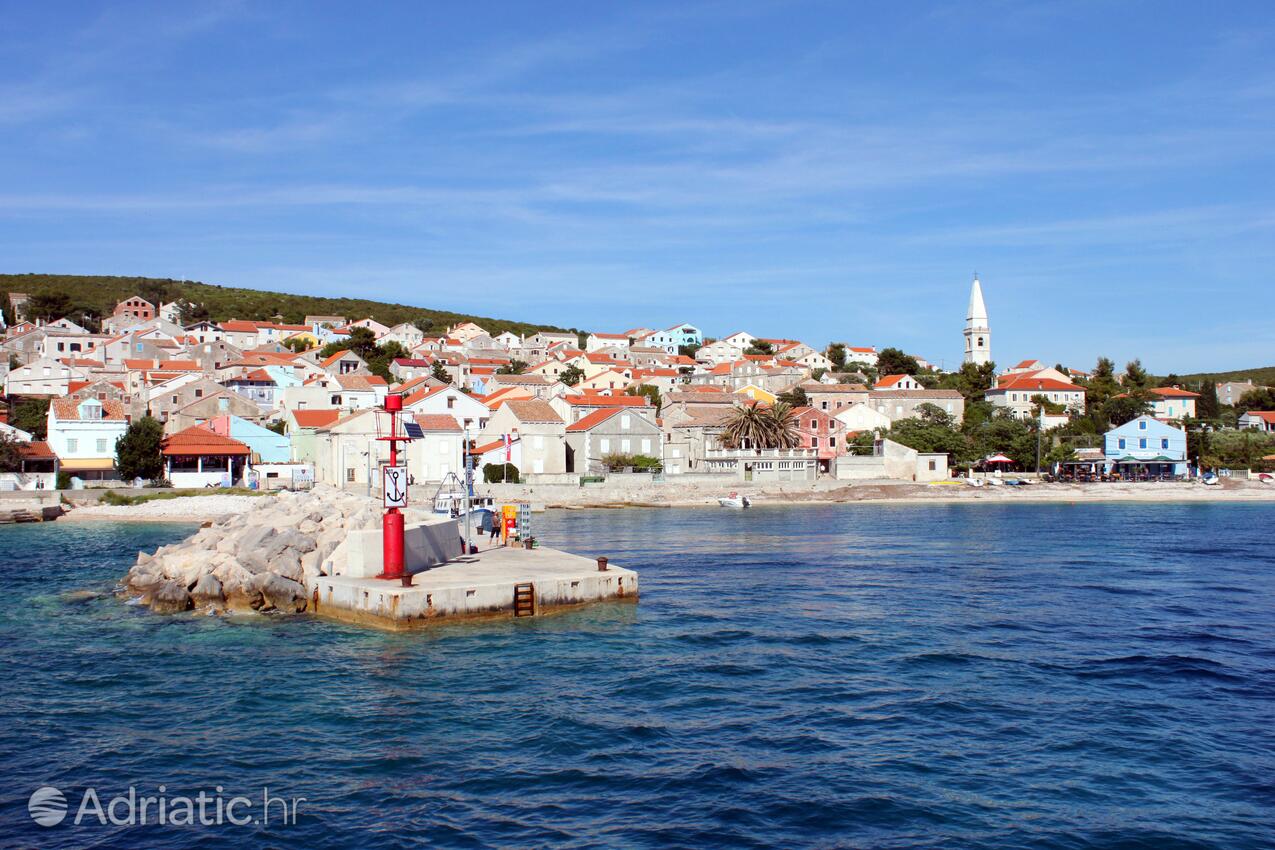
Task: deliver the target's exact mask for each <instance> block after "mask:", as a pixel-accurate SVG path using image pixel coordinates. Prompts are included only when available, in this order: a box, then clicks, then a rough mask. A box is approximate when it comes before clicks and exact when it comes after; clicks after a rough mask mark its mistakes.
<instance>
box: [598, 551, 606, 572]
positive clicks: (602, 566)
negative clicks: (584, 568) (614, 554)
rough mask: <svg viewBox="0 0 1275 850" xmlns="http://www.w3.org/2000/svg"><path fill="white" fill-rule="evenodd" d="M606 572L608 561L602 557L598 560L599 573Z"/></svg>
mask: <svg viewBox="0 0 1275 850" xmlns="http://www.w3.org/2000/svg"><path fill="white" fill-rule="evenodd" d="M606 571H607V559H606V556H605V555H603V556H602V557H600V558H598V572H600V573H604V572H606Z"/></svg>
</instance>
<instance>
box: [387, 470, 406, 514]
mask: <svg viewBox="0 0 1275 850" xmlns="http://www.w3.org/2000/svg"><path fill="white" fill-rule="evenodd" d="M381 484H382V487H381V492H382V493H383V494H384V496H385V507H387V508H405V507H407V467H406V466H386V467H382V480H381Z"/></svg>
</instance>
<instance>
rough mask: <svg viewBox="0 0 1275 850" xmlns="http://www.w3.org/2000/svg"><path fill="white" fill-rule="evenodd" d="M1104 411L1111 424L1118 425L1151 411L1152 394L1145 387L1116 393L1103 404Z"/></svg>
mask: <svg viewBox="0 0 1275 850" xmlns="http://www.w3.org/2000/svg"><path fill="white" fill-rule="evenodd" d="M1102 412H1103V415H1104V416H1105V417H1106V419H1107V422H1108V424H1109V425H1111V426H1112V427H1118V426H1120V425H1123V424H1125V423H1126V422H1132V421H1133V420H1135V419H1137V418H1138V417H1139V416H1145V415H1147V414H1148V413H1150V412H1151V395H1150V393H1148V392H1147V391H1146V390H1144V389H1133V390H1130V391H1129V392H1125V393H1120V394H1119V395H1114V396H1112V397H1111V398H1109V399H1107V401H1106V403H1105V404H1103V406H1102Z"/></svg>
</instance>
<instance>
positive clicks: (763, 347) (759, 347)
mask: <svg viewBox="0 0 1275 850" xmlns="http://www.w3.org/2000/svg"><path fill="white" fill-rule="evenodd" d="M744 353H745V354H764V355H766V356H767V357H769V356H770V355H772V354H774V353H775V346H773V345H771V344H770V343H769V342H767V341H766V340H764V339H755V340H753V343H752V345H750V346H748V347H747V348H745V349H744Z"/></svg>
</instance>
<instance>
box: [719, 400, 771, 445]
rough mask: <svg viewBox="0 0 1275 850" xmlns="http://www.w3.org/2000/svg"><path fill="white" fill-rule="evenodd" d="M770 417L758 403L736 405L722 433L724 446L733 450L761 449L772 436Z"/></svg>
mask: <svg viewBox="0 0 1275 850" xmlns="http://www.w3.org/2000/svg"><path fill="white" fill-rule="evenodd" d="M768 419H769V416H768V415H767V412H766V410H765V409H764V408H762V407H759V406H758V405H757V402H751V403H746V404H740V405H736V406H735V408H734V409H732V410H731V412H730V418H728V419H727V420H726V427H725V429H724V430H723V431H722V445H724V446H726V447H727V448H731V449H739V448H760V447H761V446H762V444H763V443H765V442H766V440H767V437H768V436H769V434H770V422H769V421H768Z"/></svg>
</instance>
